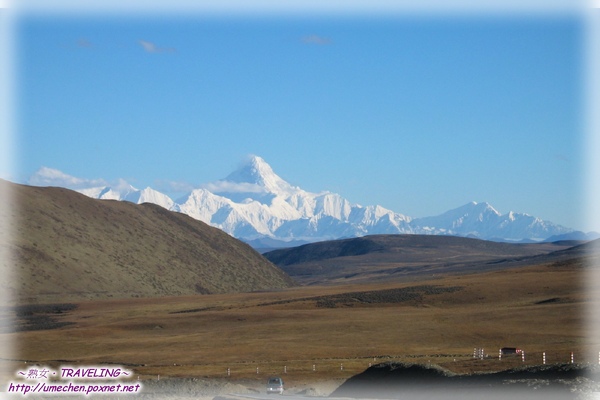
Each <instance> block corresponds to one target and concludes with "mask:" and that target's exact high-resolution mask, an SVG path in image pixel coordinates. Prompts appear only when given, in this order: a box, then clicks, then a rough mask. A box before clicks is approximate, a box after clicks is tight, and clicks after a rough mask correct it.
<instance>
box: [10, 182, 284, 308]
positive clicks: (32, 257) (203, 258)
mask: <svg viewBox="0 0 600 400" xmlns="http://www.w3.org/2000/svg"><path fill="white" fill-rule="evenodd" d="M0 184H2V185H4V186H5V187H6V186H9V188H10V190H11V191H12V198H13V203H14V204H13V205H12V207H2V209H1V211H0V212H1V213H2V214H1V215H0V218H2V219H3V220H4V221H6V220H10V221H12V222H11V224H12V225H13V226H12V235H11V236H12V237H11V238H5V239H3V240H4V241H5V242H8V243H2V245H3V246H8V247H9V250H10V257H9V259H8V260H5V262H8V263H9V265H8V267H9V268H12V270H13V272H14V278H13V279H11V280H4V281H2V283H1V285H2V287H1V289H0V290H5V291H10V293H11V294H12V296H13V299H15V301H17V302H25V303H44V302H46V303H49V302H65V301H79V300H83V299H107V298H124V297H153V296H177V295H190V294H208V293H230V292H248V291H256V290H272V289H281V288H286V287H290V286H292V285H293V282H292V280H291V279H290V278H289V277H288V276H287V275H286V274H285V273H283V272H282V271H281V270H280V269H278V268H277V267H275V266H274V265H273V264H271V263H270V262H269V261H267V260H266V259H265V258H264V257H262V256H261V255H260V254H258V253H257V252H256V251H254V250H253V249H252V248H251V247H250V246H248V245H246V244H244V243H242V242H240V241H238V240H237V239H234V238H232V237H231V236H229V235H227V234H226V233H224V232H222V231H220V230H218V229H216V228H212V227H210V226H208V225H206V224H204V223H203V222H200V221H197V220H195V219H192V218H190V217H188V216H186V215H183V214H179V213H174V212H170V211H167V210H165V209H163V208H161V207H159V206H156V205H153V204H142V205H136V204H132V203H128V202H119V201H112V200H94V199H90V198H88V197H86V196H84V195H81V194H79V193H76V192H73V191H70V190H67V189H62V188H39V187H29V186H22V185H15V184H11V183H8V182H4V181H2V182H0ZM4 189H6V188H4ZM10 216H12V217H13V218H11V219H9V217H10ZM5 267H6V266H5Z"/></svg>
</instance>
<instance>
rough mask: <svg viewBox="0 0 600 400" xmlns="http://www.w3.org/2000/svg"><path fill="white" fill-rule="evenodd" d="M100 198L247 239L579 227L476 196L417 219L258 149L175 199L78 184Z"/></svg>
mask: <svg viewBox="0 0 600 400" xmlns="http://www.w3.org/2000/svg"><path fill="white" fill-rule="evenodd" d="M77 190H78V191H79V192H81V193H83V194H85V195H87V196H89V197H93V198H97V199H115V200H125V201H130V202H134V203H143V202H150V203H154V204H158V205H160V206H162V207H164V208H166V209H168V210H172V211H177V212H181V213H184V214H187V215H189V216H191V217H193V218H195V219H198V220H201V221H203V222H206V223H208V224H210V225H212V226H214V227H217V228H219V229H221V230H223V231H225V232H227V233H229V234H230V235H232V236H234V237H236V238H238V239H241V240H244V241H246V242H249V243H262V242H264V240H265V239H269V243H271V245H272V246H273V247H277V246H276V243H275V242H274V241H279V242H280V243H281V246H285V243H289V242H294V243H303V242H307V243H308V242H317V241H323V240H333V239H340V238H349V237H361V236H365V235H373V234H433V235H452V236H465V237H474V238H479V239H486V240H497V241H543V240H545V239H547V238H549V237H553V236H554V237H561V238H569V235H571V234H578V236H577V237H578V238H580V237H581V232H575V231H574V230H573V229H570V228H566V227H563V226H560V225H557V224H554V223H552V222H549V221H543V220H541V219H539V218H536V217H534V216H531V215H528V214H523V213H516V212H512V211H511V212H509V213H507V214H504V215H502V214H500V213H499V212H498V211H496V210H495V209H494V208H493V207H492V206H491V205H490V204H488V203H476V202H471V203H469V204H466V205H464V206H461V207H458V208H456V209H453V210H450V211H448V212H446V213H444V214H441V215H438V216H434V217H426V218H411V217H409V216H406V215H403V214H400V213H397V212H394V211H391V210H388V209H386V208H384V207H381V206H379V205H371V206H361V205H359V204H353V203H351V202H349V201H348V200H346V199H345V198H343V197H341V196H340V195H338V194H335V193H331V192H321V193H310V192H307V191H305V190H303V189H301V188H299V187H297V186H293V185H291V184H290V183H288V182H286V181H285V180H284V179H282V178H281V177H280V176H278V175H277V174H276V173H275V172H274V171H273V169H272V168H271V166H270V165H269V164H267V163H266V162H265V160H263V159H262V158H260V157H258V156H252V157H250V158H249V159H248V160H247V162H246V163H244V164H243V165H242V166H241V167H240V168H238V169H237V170H236V171H234V172H232V173H231V174H229V175H228V176H227V177H226V178H224V179H223V180H220V181H217V182H213V183H210V184H207V185H204V187H202V188H198V189H194V190H192V191H191V192H190V193H188V194H187V195H186V196H184V197H182V198H180V199H178V200H176V201H173V200H172V199H170V198H169V197H168V196H167V195H165V194H163V193H160V192H158V191H156V190H154V189H151V188H146V189H143V190H138V189H135V188H134V187H132V186H131V185H128V184H126V183H125V182H121V183H120V184H119V185H118V187H110V186H102V187H90V188H84V189H81V188H79V189H77Z"/></svg>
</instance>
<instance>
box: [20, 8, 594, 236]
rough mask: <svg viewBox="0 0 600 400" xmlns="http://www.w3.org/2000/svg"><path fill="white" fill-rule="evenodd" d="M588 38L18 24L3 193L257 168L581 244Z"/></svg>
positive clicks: (501, 29) (245, 26)
mask: <svg viewBox="0 0 600 400" xmlns="http://www.w3.org/2000/svg"><path fill="white" fill-rule="evenodd" d="M583 38H584V29H583V23H582V21H581V20H580V18H579V17H578V16H577V15H575V14H565V15H553V16H547V15H545V16H539V17H538V16H532V15H527V16H523V15H520V16H509V17H501V16H498V15H487V16H477V17H475V16H470V17H467V16H463V17H456V18H450V17H448V16H428V17H414V16H413V17H408V16H406V15H397V14H394V15H391V16H387V17H384V16H381V15H368V16H360V15H336V14H328V15H308V14H306V15H305V14H303V15H300V16H297V17H292V16H290V15H287V14H286V15H283V16H282V15H258V14H257V15H251V16H248V15H246V16H243V15H226V14H224V15H218V16H216V15H211V16H206V15H202V14H197V13H191V15H189V16H187V17H183V16H181V15H167V16H166V17H165V16H163V17H156V16H152V15H150V16H148V15H143V16H136V15H135V14H127V15H121V16H118V15H104V16H102V17H100V16H91V15H87V16H77V17H76V16H74V15H64V16H60V15H52V16H51V17H50V16H47V15H37V16H24V17H22V18H20V19H19V21H18V23H17V25H16V42H15V54H16V70H17V73H16V76H17V84H16V86H17V100H16V103H15V105H16V107H15V108H16V117H15V120H16V122H15V126H16V132H17V135H16V139H15V145H16V149H17V153H16V154H17V156H16V165H15V169H14V180H15V181H18V182H22V183H25V182H27V181H28V179H29V178H30V177H31V176H32V175H33V174H34V173H35V172H36V171H37V170H38V169H39V168H40V167H42V166H45V167H49V168H55V169H58V170H60V171H62V172H64V173H65V174H69V175H72V176H76V177H79V178H84V179H104V180H106V181H109V182H112V181H116V180H118V179H125V180H127V181H128V182H130V183H131V184H133V185H134V186H136V187H139V188H144V187H146V186H151V187H153V188H155V189H158V190H161V191H165V192H167V191H169V188H171V187H175V186H178V187H189V188H191V187H197V186H200V185H201V184H204V183H208V182H211V181H215V180H218V179H221V178H223V177H225V176H226V175H228V174H229V173H230V172H231V171H233V170H234V169H235V168H236V167H237V166H238V164H239V163H240V161H242V160H243V159H244V158H245V156H246V155H248V154H256V155H259V156H261V157H263V158H264V159H265V160H266V161H267V162H268V163H269V164H270V165H271V166H272V167H273V169H274V170H275V172H276V173H278V174H279V175H280V176H281V177H282V178H284V179H286V180H287V181H289V182H290V183H292V184H293V185H297V186H300V187H302V188H303V189H305V190H309V191H314V192H319V191H323V190H329V191H333V192H336V193H339V194H340V195H342V196H344V197H345V198H347V199H348V200H350V201H351V202H353V203H359V204H363V205H369V204H380V205H382V206H384V207H386V208H389V209H392V210H394V211H396V212H400V213H403V214H406V215H409V216H412V217H423V216H430V215H437V214H440V213H442V212H444V211H446V210H449V209H451V208H455V207H458V206H461V205H463V204H465V203H467V202H469V201H478V202H480V201H487V202H489V203H491V204H492V205H493V206H494V207H496V209H498V211H500V212H502V213H506V212H508V211H511V210H512V211H516V212H525V213H529V214H532V215H535V216H538V217H540V218H543V219H546V220H550V221H553V222H556V223H559V224H562V225H565V226H568V227H572V228H575V229H588V228H589V227H586V226H585V223H584V220H585V218H584V216H583V215H582V211H583V209H584V208H583V203H584V190H583V189H584V188H583V185H584V184H585V182H584V180H583V178H584V177H583V175H584V168H585V164H584V161H583V156H584V150H585V149H584V145H585V143H584V128H585V124H584V114H583V109H584V87H585V82H584V77H583V67H584V65H583V64H584V48H583V44H582V42H583ZM595 229H597V230H600V227H596V228H595Z"/></svg>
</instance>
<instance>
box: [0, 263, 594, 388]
mask: <svg viewBox="0 0 600 400" xmlns="http://www.w3.org/2000/svg"><path fill="white" fill-rule="evenodd" d="M585 269H586V265H585V264H584V263H583V262H581V260H572V261H571V262H561V263H548V264H540V265H534V266H529V267H520V268H512V269H506V270H501V271H492V272H485V273H471V274H465V275H458V276H457V275H449V276H437V277H431V276H429V277H422V278H421V280H420V281H414V280H413V281H411V282H409V283H407V282H404V283H402V282H389V283H374V284H360V285H336V286H307V287H296V288H291V289H285V290H281V291H271V292H255V293H244V294H213V295H196V296H179V297H162V298H146V299H123V300H103V301H83V302H79V303H66V304H61V305H52V306H48V305H47V306H43V305H33V306H29V307H25V306H21V307H17V308H12V309H11V310H6V309H5V310H3V313H2V317H3V318H4V320H3V323H4V324H3V325H4V326H8V325H10V324H9V322H10V323H12V325H13V327H14V328H13V331H10V332H9V331H7V330H5V331H4V332H3V333H2V334H1V335H0V340H1V341H2V343H0V344H1V346H0V347H1V348H3V349H8V348H11V349H13V352H12V354H10V355H7V354H3V355H0V358H2V372H3V382H5V381H6V380H7V379H14V376H15V375H14V374H15V371H16V370H17V369H19V368H21V369H23V368H24V366H25V365H27V366H30V365H38V366H48V367H51V368H60V366H61V365H71V366H89V365H121V366H123V367H125V368H128V369H130V370H132V371H133V372H134V375H135V379H139V380H141V381H146V382H154V381H158V380H161V379H162V380H163V381H164V380H165V379H166V378H180V379H212V380H214V381H219V382H246V386H248V385H255V384H258V385H260V384H262V382H264V380H265V379H266V378H267V377H268V376H270V375H281V376H284V377H285V380H286V384H287V387H288V388H297V389H298V390H300V388H305V389H306V388H310V387H316V386H318V384H319V382H321V383H323V384H328V385H330V386H331V384H332V382H333V383H335V382H338V383H340V384H341V382H343V381H344V380H345V379H347V378H349V377H351V376H353V375H356V374H358V373H361V372H362V371H364V370H365V369H367V368H368V367H369V366H370V365H373V364H377V363H381V362H387V361H396V362H411V363H419V364H424V365H428V364H435V365H439V366H441V367H443V368H445V369H447V370H449V371H452V372H456V373H472V372H478V371H479V372H490V371H498V370H505V369H509V368H514V367H519V366H523V365H540V364H542V357H543V354H544V353H545V355H546V362H547V363H548V364H553V363H569V362H570V360H571V353H573V357H574V358H575V361H576V362H577V363H598V355H599V351H600V344H598V343H593V342H592V341H590V340H589V338H588V337H587V332H586V324H585V316H586V309H587V307H589V306H593V305H592V304H591V303H590V297H589V293H588V292H586V290H584V287H585V284H584V279H585ZM9 318H14V319H13V320H12V321H9V320H8V319H9ZM15 344H16V346H15ZM505 346H508V347H518V348H520V349H523V350H524V351H525V358H524V360H523V359H522V358H521V357H516V356H512V357H504V358H503V359H501V360H499V359H498V350H499V349H500V348H501V347H505ZM474 349H483V350H482V353H483V358H481V357H479V355H478V357H477V358H474ZM248 382H250V383H248ZM334 386H335V385H334ZM333 389H334V387H333V388H331V390H333Z"/></svg>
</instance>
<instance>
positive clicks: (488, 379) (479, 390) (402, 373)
mask: <svg viewBox="0 0 600 400" xmlns="http://www.w3.org/2000/svg"><path fill="white" fill-rule="evenodd" d="M599 383H600V369H599V368H594V367H585V366H581V365H576V364H561V365H543V366H534V367H527V368H518V369H512V370H507V371H501V372H493V373H478V374H469V375H456V374H453V373H451V372H449V371H446V370H444V369H442V368H439V367H437V366H431V367H428V366H422V365H417V364H404V363H384V364H378V365H375V366H372V367H370V368H369V369H367V370H366V371H365V372H363V373H361V374H358V375H356V376H354V377H352V378H350V379H348V380H347V381H346V382H345V383H344V384H342V385H341V386H340V387H339V388H338V389H336V390H335V391H334V392H333V393H332V394H331V395H330V397H351V398H359V399H373V398H376V399H411V400H419V399H482V398H483V399H486V400H496V399H511V400H519V399H527V400H528V399H545V400H554V399H561V400H562V399H565V400H569V399H585V398H591V397H590V396H592V394H593V392H598V391H600V385H599Z"/></svg>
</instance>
